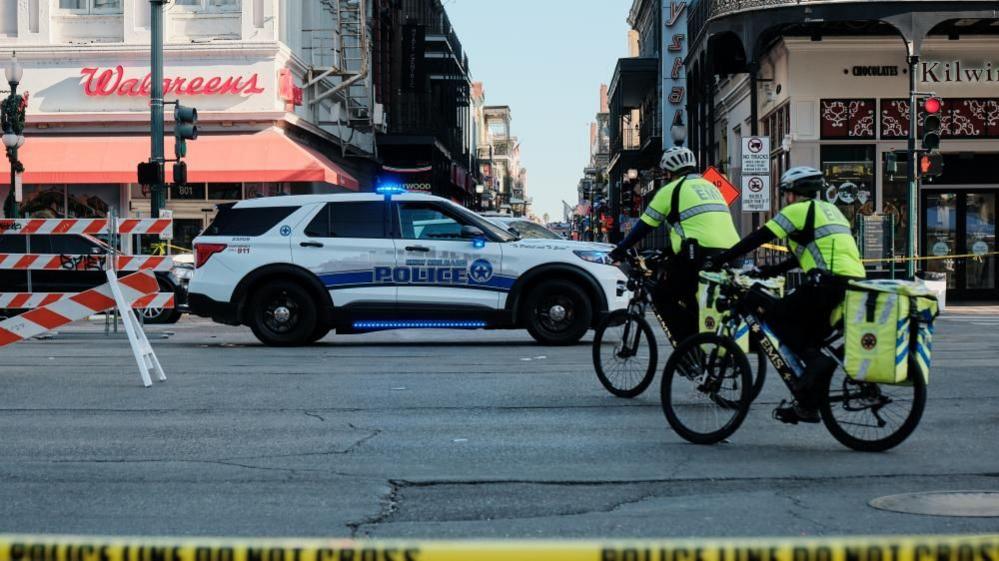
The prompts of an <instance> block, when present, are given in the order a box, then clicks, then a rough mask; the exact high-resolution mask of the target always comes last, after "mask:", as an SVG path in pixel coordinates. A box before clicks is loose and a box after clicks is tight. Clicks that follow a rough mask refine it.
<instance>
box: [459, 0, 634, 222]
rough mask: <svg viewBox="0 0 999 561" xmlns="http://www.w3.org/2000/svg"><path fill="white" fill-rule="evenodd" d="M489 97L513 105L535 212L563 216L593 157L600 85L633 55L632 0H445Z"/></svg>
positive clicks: (489, 100)
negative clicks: (592, 124)
mask: <svg viewBox="0 0 999 561" xmlns="http://www.w3.org/2000/svg"><path fill="white" fill-rule="evenodd" d="M443 2H444V5H445V7H446V9H447V12H448V15H449V16H450V18H451V24H452V25H453V26H454V29H455V31H456V32H457V34H458V38H459V39H460V40H461V44H462V46H464V48H465V51H466V52H467V53H468V59H469V65H470V67H471V71H472V77H473V79H474V80H476V81H481V82H483V83H484V85H485V88H486V103H487V104H488V105H509V106H510V109H511V111H512V112H513V131H512V132H513V134H514V135H516V136H518V137H519V138H520V142H521V163H522V165H524V166H525V167H526V168H527V171H528V183H527V191H528V196H529V197H532V198H533V199H534V207H533V208H534V212H535V213H536V214H537V215H538V216H541V215H542V214H543V213H545V212H547V213H549V214H550V215H551V218H552V220H560V219H561V216H562V200H566V201H568V202H569V203H575V202H576V184H577V183H578V181H579V179H580V177H582V174H583V167H585V166H586V164H587V161H588V159H589V126H590V125H589V123H590V122H591V121H593V120H594V117H595V115H596V113H597V111H598V110H599V104H600V84H602V83H603V84H606V83H609V82H610V79H611V73H612V72H613V71H614V65H615V64H616V63H617V59H618V58H620V57H624V56H627V55H628V24H627V22H626V21H625V20H626V19H627V17H628V10H629V9H630V8H631V4H632V0H443Z"/></svg>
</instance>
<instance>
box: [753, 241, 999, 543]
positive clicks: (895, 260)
mask: <svg viewBox="0 0 999 561" xmlns="http://www.w3.org/2000/svg"><path fill="white" fill-rule="evenodd" d="M760 247H761V248H763V249H771V250H774V251H779V252H781V253H790V250H789V249H788V248H786V247H784V246H782V245H774V244H769V243H765V244H763V245H761V246H760ZM994 255H999V252H997V251H993V252H991V253H965V254H961V255H923V256H917V257H904V256H896V257H885V258H881V259H861V260H860V261H861V263H907V262H909V261H942V260H947V259H978V260H981V259H984V258H986V257H992V256H994ZM996 561H999V559H997V560H996Z"/></svg>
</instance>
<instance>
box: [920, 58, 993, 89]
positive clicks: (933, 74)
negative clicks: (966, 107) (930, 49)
mask: <svg viewBox="0 0 999 561" xmlns="http://www.w3.org/2000/svg"><path fill="white" fill-rule="evenodd" d="M919 79H920V81H922V82H924V83H927V84H964V83H970V84H985V83H992V84H995V85H997V86H999V66H997V65H994V64H993V63H992V61H985V62H984V63H982V64H981V65H971V64H968V63H965V62H961V61H960V60H955V61H950V62H943V61H926V62H922V63H920V65H919Z"/></svg>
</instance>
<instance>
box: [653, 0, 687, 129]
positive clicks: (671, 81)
mask: <svg viewBox="0 0 999 561" xmlns="http://www.w3.org/2000/svg"><path fill="white" fill-rule="evenodd" d="M662 15H663V45H662V57H661V58H662V65H663V67H662V72H661V75H662V79H663V84H662V94H661V95H662V100H660V107H662V108H663V137H664V138H667V139H671V141H672V137H671V136H670V132H671V131H672V130H673V127H674V126H680V125H686V124H687V120H686V119H685V118H684V108H685V107H686V106H687V68H686V66H685V65H684V62H683V61H684V59H686V58H687V0H662ZM664 144H665V142H664ZM682 144H686V141H684V142H683V143H682Z"/></svg>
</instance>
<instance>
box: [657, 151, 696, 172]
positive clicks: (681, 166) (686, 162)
mask: <svg viewBox="0 0 999 561" xmlns="http://www.w3.org/2000/svg"><path fill="white" fill-rule="evenodd" d="M659 167H661V168H663V169H664V170H666V171H668V172H671V173H679V172H681V171H692V170H694V169H697V158H695V157H694V153H693V152H691V151H690V149H689V148H684V147H683V146H674V147H672V148H670V149H669V150H666V151H665V152H663V158H662V160H659Z"/></svg>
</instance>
